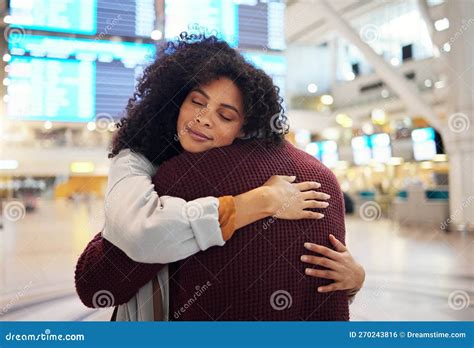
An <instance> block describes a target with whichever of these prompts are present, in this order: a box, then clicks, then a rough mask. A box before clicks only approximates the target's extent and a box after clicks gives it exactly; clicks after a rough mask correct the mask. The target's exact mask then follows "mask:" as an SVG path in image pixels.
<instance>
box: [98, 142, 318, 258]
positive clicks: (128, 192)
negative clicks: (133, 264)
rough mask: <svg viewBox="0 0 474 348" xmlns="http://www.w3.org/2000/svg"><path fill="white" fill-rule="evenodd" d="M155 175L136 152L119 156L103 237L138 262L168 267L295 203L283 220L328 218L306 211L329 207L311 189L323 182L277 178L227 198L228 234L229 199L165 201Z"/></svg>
mask: <svg viewBox="0 0 474 348" xmlns="http://www.w3.org/2000/svg"><path fill="white" fill-rule="evenodd" d="M153 174H154V168H153V166H152V165H151V163H150V162H149V161H148V160H146V159H145V158H144V157H143V156H141V155H139V154H136V153H133V152H132V151H130V150H123V151H121V152H120V153H119V155H118V156H117V157H116V158H114V161H113V162H112V166H111V169H110V174H109V187H108V189H107V194H106V202H105V228H104V231H103V233H102V235H103V237H104V238H105V239H107V240H109V241H110V242H111V243H113V244H114V245H116V246H117V247H119V248H120V249H121V250H123V251H124V252H125V253H126V254H127V255H128V256H129V257H130V258H131V259H133V260H134V261H137V262H143V263H161V264H167V263H171V262H175V261H179V260H182V259H185V258H187V257H189V256H191V255H194V254H196V253H197V252H199V251H202V250H206V249H208V248H209V247H212V246H222V245H224V243H225V241H226V240H227V239H229V238H230V237H231V236H232V234H233V232H234V231H235V230H236V229H238V228H240V227H243V226H245V225H248V224H250V223H252V222H254V221H257V220H259V219H262V218H264V217H267V216H270V215H273V214H275V213H276V212H277V211H278V210H279V209H280V208H281V206H283V204H284V203H285V202H287V201H290V200H291V202H292V204H291V207H290V208H288V209H285V211H284V214H283V215H284V216H281V218H288V219H301V218H313V219H318V218H322V214H319V213H315V212H311V211H308V210H304V209H307V208H316V207H319V208H325V207H326V206H327V203H325V202H318V201H316V200H315V199H316V198H319V199H324V197H325V195H324V194H323V193H319V192H315V191H309V190H311V189H315V188H318V187H319V186H320V185H319V184H317V183H312V182H304V183H298V184H291V182H292V181H294V180H295V179H294V178H290V177H286V176H274V177H272V178H270V179H269V180H268V181H267V182H266V183H265V185H263V186H262V187H259V188H256V189H254V190H251V191H249V192H246V193H243V194H241V195H238V196H235V197H229V196H227V198H230V201H232V202H233V203H232V204H228V207H230V208H229V209H231V210H232V212H231V213H229V214H227V215H228V216H229V217H228V221H227V223H226V224H225V225H226V226H227V227H226V229H225V230H224V229H223V228H222V229H221V227H223V225H224V223H223V221H222V216H223V215H225V214H223V213H222V212H220V211H219V205H220V203H222V199H223V198H225V197H221V198H220V199H218V198H215V197H204V198H198V199H195V200H193V201H189V202H186V201H185V200H183V199H181V198H178V197H170V196H161V197H159V196H158V194H157V193H156V192H155V190H154V185H153V184H152V181H151V176H152V175H153ZM304 191H307V192H304ZM224 211H225V210H224ZM220 213H221V214H220Z"/></svg>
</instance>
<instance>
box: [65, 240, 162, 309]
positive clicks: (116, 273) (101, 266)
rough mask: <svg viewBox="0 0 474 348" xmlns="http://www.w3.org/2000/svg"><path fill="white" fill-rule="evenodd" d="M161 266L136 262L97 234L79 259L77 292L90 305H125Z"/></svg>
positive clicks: (76, 275)
mask: <svg viewBox="0 0 474 348" xmlns="http://www.w3.org/2000/svg"><path fill="white" fill-rule="evenodd" d="M162 267H163V266H162V265H160V264H147V263H139V262H135V261H133V260H132V259H130V258H129V257H128V256H127V255H126V254H125V253H124V252H123V251H122V250H120V249H119V248H118V247H116V246H115V245H113V244H112V243H110V242H109V241H108V240H106V239H104V238H103V237H102V235H101V234H100V233H98V234H97V235H95V237H94V238H93V239H92V240H91V241H90V242H89V244H88V245H87V247H86V248H85V250H84V251H83V252H82V254H81V256H80V257H79V260H78V261H77V264H76V271H75V274H74V280H75V284H76V292H77V294H78V295H79V298H80V299H81V301H82V303H84V305H86V306H87V307H111V306H116V305H119V304H123V303H126V302H128V301H129V300H130V299H131V298H132V297H133V296H134V295H135V294H136V293H137V292H138V290H139V289H140V288H141V287H142V286H144V285H145V284H146V283H148V282H149V281H150V280H151V279H153V277H154V276H156V274H157V273H158V272H159V270H160V269H161V268H162Z"/></svg>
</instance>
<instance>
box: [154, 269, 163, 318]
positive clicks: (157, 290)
mask: <svg viewBox="0 0 474 348" xmlns="http://www.w3.org/2000/svg"><path fill="white" fill-rule="evenodd" d="M152 284H153V320H154V321H163V300H162V298H161V287H160V283H159V282H158V279H157V277H156V276H155V277H153V280H152Z"/></svg>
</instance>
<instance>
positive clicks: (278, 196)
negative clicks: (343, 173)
mask: <svg viewBox="0 0 474 348" xmlns="http://www.w3.org/2000/svg"><path fill="white" fill-rule="evenodd" d="M295 179H296V177H295V176H283V175H274V176H272V177H271V178H270V179H269V180H267V181H266V182H265V183H264V184H263V187H267V188H268V189H269V195H268V199H269V204H270V207H271V208H270V210H271V211H272V214H271V215H273V216H274V217H276V218H278V219H284V220H297V219H322V218H323V217H324V214H321V213H316V212H314V211H310V210H306V209H312V208H327V207H328V206H329V203H328V202H325V201H326V200H328V199H329V198H331V196H329V195H327V194H325V193H322V192H317V191H314V190H315V189H318V188H320V187H321V184H319V183H317V182H314V181H305V182H301V183H297V184H293V181H295Z"/></svg>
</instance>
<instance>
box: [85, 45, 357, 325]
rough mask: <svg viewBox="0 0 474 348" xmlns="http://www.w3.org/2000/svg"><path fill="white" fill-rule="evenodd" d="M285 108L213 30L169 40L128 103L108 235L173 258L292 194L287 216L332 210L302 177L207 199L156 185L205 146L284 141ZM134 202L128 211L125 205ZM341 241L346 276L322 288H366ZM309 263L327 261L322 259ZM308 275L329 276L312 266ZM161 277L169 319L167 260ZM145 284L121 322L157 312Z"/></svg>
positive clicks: (130, 247)
mask: <svg viewBox="0 0 474 348" xmlns="http://www.w3.org/2000/svg"><path fill="white" fill-rule="evenodd" d="M275 115H277V116H278V118H279V121H280V124H284V122H285V120H286V117H285V115H284V113H283V108H282V106H281V98H280V97H279V96H278V88H277V87H275V86H274V85H273V82H272V80H271V78H270V77H268V75H266V74H265V73H264V72H263V71H262V70H259V69H256V68H255V67H253V66H252V65H251V64H249V63H247V62H246V61H245V60H244V59H243V57H242V56H241V55H240V54H239V53H238V52H237V51H235V50H234V49H232V48H230V47H229V46H228V45H227V44H226V43H225V42H222V41H219V40H217V39H216V38H215V37H210V38H203V39H201V40H199V41H194V42H190V41H187V40H181V41H179V42H177V43H168V45H167V46H165V47H164V48H162V49H161V50H159V53H158V58H157V59H156V60H155V62H154V63H153V64H151V65H150V66H149V67H147V68H146V69H145V71H144V74H143V77H142V78H141V80H140V81H139V84H138V87H137V92H136V93H135V94H134V96H133V97H132V98H131V99H130V101H129V103H128V106H127V116H126V117H125V118H123V119H122V120H121V121H120V123H119V125H118V126H119V131H118V133H117V134H116V136H115V138H114V141H113V145H112V151H111V154H110V157H112V158H113V160H112V165H111V169H110V175H109V185H108V189H107V194H106V203H105V208H106V214H105V215H106V222H105V227H104V230H103V232H102V235H103V237H104V238H105V239H107V240H109V241H110V242H112V243H113V244H114V245H116V246H117V247H119V248H120V249H121V250H123V251H124V252H125V253H126V254H127V255H128V256H129V257H130V258H131V259H133V260H135V261H137V262H143V263H160V264H167V263H171V262H174V261H178V260H182V259H184V258H186V257H189V256H191V255H193V254H195V253H197V252H199V251H201V250H206V249H207V248H209V247H211V246H222V245H224V244H225V242H226V241H227V240H229V239H230V238H231V237H232V235H233V234H234V232H235V231H236V230H237V229H239V228H240V227H243V226H245V225H247V224H250V223H252V222H255V221H257V220H259V219H262V218H265V217H267V216H273V215H275V214H276V213H277V212H281V211H282V210H281V209H280V208H281V207H282V206H283V205H284V204H285V202H288V201H289V200H290V199H291V201H292V202H293V204H292V205H291V206H290V207H289V208H288V209H284V210H283V212H281V214H280V215H279V216H278V217H279V218H281V219H291V220H295V219H302V218H311V219H321V218H323V217H324V216H323V214H320V213H316V212H314V211H310V210H307V209H312V208H325V207H327V206H328V203H327V202H322V201H325V200H327V199H328V198H329V197H328V196H327V195H325V194H324V193H321V192H316V191H314V189H317V188H319V186H320V185H319V184H317V183H314V182H304V183H293V182H294V181H295V177H283V176H274V177H271V178H269V180H268V181H267V182H266V183H265V184H264V185H262V186H261V187H259V188H256V189H254V190H251V191H249V192H246V193H243V194H241V195H237V196H234V197H232V196H225V197H219V198H215V197H203V198H199V199H197V200H194V201H191V202H185V201H184V200H182V199H180V198H177V197H168V196H162V197H158V195H157V194H156V192H155V191H154V188H153V185H152V183H151V177H152V176H153V175H154V173H155V171H156V170H157V168H158V167H159V165H160V164H161V163H163V162H164V161H165V160H167V159H169V158H172V157H173V156H176V155H178V154H179V153H181V152H182V151H183V150H184V151H188V152H204V151H206V150H209V149H212V148H217V147H222V146H227V145H230V144H232V143H233V141H234V140H235V139H237V138H247V139H252V138H256V137H259V138H263V139H265V140H266V142H267V143H268V144H269V145H272V146H275V145H279V144H280V143H281V141H282V140H283V137H284V134H285V133H286V129H285V128H282V129H281V131H275V128H274V125H273V124H272V121H273V120H274V119H275ZM158 170H159V168H158ZM131 188H133V189H131ZM295 197H296V198H295ZM321 200H322V201H321ZM196 205H198V206H199V207H200V212H201V213H200V216H199V217H198V218H191V217H189V216H188V214H187V213H186V212H187V210H188V209H192V207H193V206H196ZM124 207H128V209H127V210H126V211H124ZM331 242H332V243H333V244H337V241H335V240H331ZM339 244H340V245H337V248H338V249H337V250H338V251H339V254H338V255H339V256H340V258H338V259H337V260H334V261H333V262H332V263H330V265H331V267H333V268H335V269H334V273H331V277H335V276H336V275H337V278H336V279H339V280H341V281H338V282H336V283H333V284H331V285H332V287H331V285H330V288H324V289H321V291H333V290H350V291H356V290H357V289H359V288H360V287H361V286H362V282H363V269H362V268H361V267H360V266H359V265H358V264H357V263H356V262H355V261H354V260H353V259H352V258H351V257H350V254H349V253H348V252H347V250H342V248H344V247H343V245H342V243H339ZM308 248H319V247H318V246H315V245H310V246H308ZM326 249H327V248H326ZM313 251H314V250H313ZM326 251H329V250H325V252H326ZM318 252H321V251H318ZM322 254H324V253H322ZM332 256H333V257H334V254H332ZM302 261H303V262H309V263H312V264H314V262H316V261H317V262H321V260H319V259H318V260H317V259H315V258H312V257H310V258H309V259H307V260H306V259H305V260H303V259H302ZM326 263H327V264H329V262H326ZM336 265H337V267H336ZM308 275H310V276H321V274H313V273H312V272H308ZM78 278H79V279H80V278H81V274H80V272H79V274H78V273H76V284H77V283H78ZM157 279H158V282H159V288H160V289H161V293H162V307H163V310H164V313H163V318H162V319H163V320H167V318H168V313H167V312H168V308H167V300H168V289H167V280H168V274H167V267H166V266H165V267H163V268H161V270H160V271H159V273H158V277H157ZM149 280H151V279H149ZM128 285H129V286H130V287H132V288H133V287H134V286H135V287H136V286H137V284H130V283H128ZM136 290H138V292H137V293H136V295H135V296H134V298H132V299H131V300H130V301H129V302H128V303H127V304H125V305H122V306H121V307H120V309H119V317H118V319H119V320H152V319H153V317H152V310H150V305H149V304H148V305H145V304H147V303H149V299H150V294H151V291H152V289H151V282H149V283H148V284H147V285H145V286H143V287H142V288H140V289H138V288H136V289H135V291H136ZM78 292H79V289H78ZM84 302H86V301H84ZM87 302H89V301H87ZM95 305H97V304H95Z"/></svg>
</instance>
